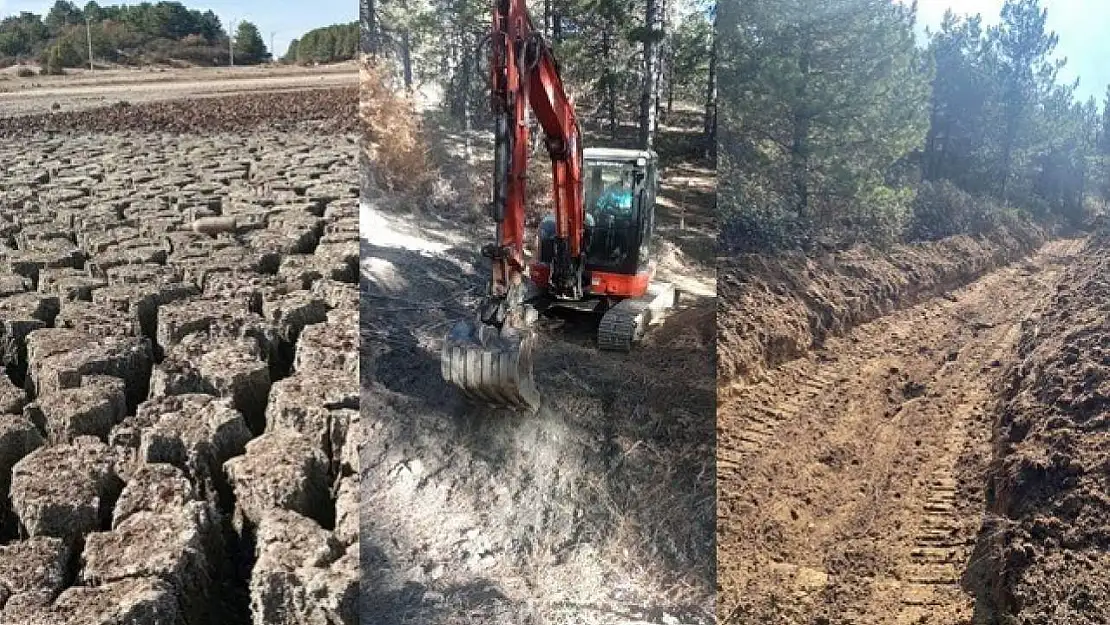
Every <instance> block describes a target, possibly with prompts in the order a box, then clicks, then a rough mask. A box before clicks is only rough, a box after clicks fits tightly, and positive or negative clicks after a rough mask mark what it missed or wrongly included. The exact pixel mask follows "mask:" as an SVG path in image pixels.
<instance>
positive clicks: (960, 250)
mask: <svg viewBox="0 0 1110 625" xmlns="http://www.w3.org/2000/svg"><path fill="white" fill-rule="evenodd" d="M1043 243H1044V235H1043V234H1042V233H1041V232H1040V231H1039V230H1037V229H1035V228H1033V227H1025V228H1013V229H1008V230H1006V229H1003V230H999V231H997V232H996V233H994V234H993V235H992V236H990V237H984V238H978V239H975V238H971V237H966V236H959V237H952V238H949V239H944V240H942V241H937V242H930V243H917V244H911V245H899V246H896V247H895V248H894V249H892V250H890V251H887V252H879V251H877V250H873V249H869V248H857V249H852V250H849V251H846V252H840V253H836V254H831V255H828V256H825V257H821V258H807V257H805V256H803V255H800V254H796V255H785V256H782V257H775V258H771V257H767V256H763V255H758V254H751V255H744V256H740V257H736V258H723V259H721V260H720V261H719V262H718V271H719V278H718V279H719V295H720V297H719V298H718V314H717V324H718V342H719V348H718V359H717V383H718V386H727V385H728V384H731V383H732V382H733V381H736V380H748V381H751V380H754V379H756V378H758V377H759V376H760V374H761V373H762V372H763V371H765V370H767V369H768V368H771V367H774V366H775V365H778V364H781V363H783V362H787V361H789V360H792V359H794V358H798V357H800V356H803V355H805V354H806V353H808V352H809V351H810V350H812V349H814V348H818V347H820V346H821V344H822V343H823V342H824V340H825V339H826V338H827V337H830V336H837V335H842V334H844V333H845V332H847V331H848V330H850V329H851V328H853V327H855V326H858V325H860V324H862V323H865V322H867V321H870V320H872V319H875V318H878V317H880V316H882V315H885V314H888V313H890V312H892V311H894V310H896V309H899V308H905V307H907V306H911V305H913V304H915V303H917V302H920V301H923V300H925V299H927V298H929V297H932V296H934V295H939V294H941V293H945V292H947V291H950V290H952V289H955V288H958V287H960V286H963V285H965V284H967V283H969V282H971V281H973V280H975V279H977V278H979V277H981V276H983V275H984V274H985V273H987V272H989V271H991V270H993V269H996V268H998V267H1001V266H1003V265H1005V264H1007V263H1010V262H1013V261H1014V260H1017V259H1020V258H1023V257H1025V256H1027V255H1029V254H1030V253H1031V252H1032V251H1033V250H1035V249H1037V248H1038V247H1039V246H1040V245H1041V244H1043Z"/></svg>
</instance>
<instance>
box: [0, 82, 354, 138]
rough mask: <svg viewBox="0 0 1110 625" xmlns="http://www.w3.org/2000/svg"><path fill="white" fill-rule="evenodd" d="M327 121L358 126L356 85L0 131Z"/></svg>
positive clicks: (75, 116)
mask: <svg viewBox="0 0 1110 625" xmlns="http://www.w3.org/2000/svg"><path fill="white" fill-rule="evenodd" d="M306 121H314V122H326V124H324V125H323V126H322V127H321V129H322V130H324V131H326V132H335V133H347V132H355V131H357V130H358V125H359V122H358V87H354V86H352V87H336V88H330V89H311V90H299V91H287V92H276V93H275V92H267V93H245V94H236V95H230V96H220V97H209V98H191V99H183V100H171V101H164V102H148V103H143V104H129V103H126V102H119V103H117V104H113V105H112V106H106V107H102V108H95V109H88V110H80V111H65V112H58V113H42V114H37V115H24V116H18V117H7V118H0V137H6V138H12V137H25V136H27V134H28V133H33V132H51V133H54V132H64V131H84V132H122V131H139V132H168V133H175V134H184V133H190V134H194V133H195V134H204V133H211V132H240V131H247V130H250V129H253V128H263V127H264V128H266V129H268V130H281V129H284V128H286V127H289V126H295V125H297V124H299V123H301V122H306Z"/></svg>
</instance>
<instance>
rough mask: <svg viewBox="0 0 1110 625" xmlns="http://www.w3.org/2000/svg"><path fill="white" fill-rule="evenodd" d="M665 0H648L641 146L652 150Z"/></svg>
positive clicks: (657, 109) (657, 113)
mask: <svg viewBox="0 0 1110 625" xmlns="http://www.w3.org/2000/svg"><path fill="white" fill-rule="evenodd" d="M662 1H663V0H647V15H646V18H647V19H646V22H645V23H646V24H647V26H648V28H647V33H646V35H645V38H644V76H643V87H642V93H641V94H640V147H641V148H642V149H644V150H650V149H652V148H653V147H654V145H655V129H656V127H657V126H658V123H659V120H658V117H659V106H658V101H659V99H658V90H659V42H660V40H661V39H662V37H661V36H660V35H661V34H662V20H661V19H660V18H661V16H660V9H661V4H662Z"/></svg>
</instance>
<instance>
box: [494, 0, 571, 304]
mask: <svg viewBox="0 0 1110 625" xmlns="http://www.w3.org/2000/svg"><path fill="white" fill-rule="evenodd" d="M494 2H495V6H494V15H493V32H492V33H491V46H490V47H491V56H492V61H491V63H490V72H491V74H492V75H491V84H492V86H493V90H492V91H493V92H492V106H493V113H494V118H495V120H496V121H495V131H494V170H495V171H494V198H493V204H492V206H493V215H492V216H493V218H494V221H496V222H497V224H498V229H497V239H498V245H499V246H500V248H501V249H502V250H503V251H504V252H505V253H504V256H506V257H507V258H505V262H504V263H503V264H499V263H497V262H495V264H494V275H493V283H494V287H495V293H494V295H495V296H496V294H497V293H501V292H507V289H508V287H509V285H511V284H512V283H513V281H514V280H516V279H517V278H518V277H519V276H523V274H524V271H525V268H524V262H523V256H524V216H525V179H526V176H527V171H528V156H529V153H528V148H527V146H528V143H529V129H528V125H527V123H526V115H527V112H528V110H529V109H530V110H531V111H532V112H533V114H534V115H535V116H536V121H537V122H539V125H540V127H541V128H542V129H543V133H544V137H545V144H546V147H547V151H548V154H549V156H550V157H551V167H552V182H553V189H552V190H553V198H552V199H553V201H554V206H555V255H554V259H553V262H552V276H551V281H550V284H551V290H552V292H553V295H555V296H556V297H565V298H568V299H578V298H580V297H581V296H582V270H583V268H584V262H583V260H582V258H583V254H582V252H583V250H582V247H583V245H582V244H583V240H582V237H583V220H584V218H585V215H584V212H583V206H582V144H581V141H580V132H579V128H578V119H577V117H576V116H575V114H574V104H573V103H572V102H571V101H570V98H569V97H568V96H567V94H566V90H565V89H564V88H563V80H562V78H561V77H560V75H559V67H558V63H556V61H555V57H554V55H553V54H552V52H551V48H550V47H549V46H548V45H547V43H546V42H545V41H544V40H543V37H542V36H541V34H540V33H539V32H538V31H536V30H535V27H534V25H533V23H532V18H531V16H530V15H529V14H528V9H527V7H526V6H525V2H524V0H494ZM495 260H498V259H496V258H495ZM498 289H501V290H498Z"/></svg>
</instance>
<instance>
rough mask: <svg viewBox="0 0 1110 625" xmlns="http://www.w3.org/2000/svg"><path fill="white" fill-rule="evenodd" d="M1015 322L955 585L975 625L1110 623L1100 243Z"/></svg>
mask: <svg viewBox="0 0 1110 625" xmlns="http://www.w3.org/2000/svg"><path fill="white" fill-rule="evenodd" d="M1077 260H1078V262H1075V263H1072V264H1070V265H1069V266H1068V268H1067V269H1066V270H1065V271H1064V273H1063V275H1062V277H1061V278H1060V280H1059V282H1058V284H1057V285H1056V288H1055V292H1054V293H1053V295H1052V297H1051V299H1049V300H1047V301H1043V302H1042V303H1041V305H1040V306H1038V308H1037V310H1036V311H1034V313H1033V315H1031V316H1030V319H1029V321H1028V323H1026V324H1024V327H1023V328H1022V332H1021V338H1020V341H1019V347H1018V360H1017V361H1016V362H1015V364H1014V366H1013V367H1012V368H1011V370H1010V371H1009V372H1008V375H1007V382H1008V384H1007V388H1006V389H1005V392H1004V393H1003V396H1002V402H1001V404H1000V411H999V421H998V429H997V438H996V441H995V448H994V455H995V460H994V463H993V464H992V467H991V479H990V481H989V482H988V489H987V493H988V497H987V511H988V516H987V521H986V523H985V524H984V528H983V531H982V532H981V534H980V540H979V543H978V545H977V547H976V550H975V552H974V553H973V555H972V560H971V562H972V563H973V565H972V566H970V567H969V568H968V571H967V574H966V576H965V585H966V586H967V587H968V589H969V590H972V591H974V592H975V593H976V594H977V596H978V598H979V601H978V603H977V604H976V608H977V611H978V614H977V616H979V617H980V619H981V620H982V621H983V622H1001V623H1007V624H1013V625H1032V624H1033V623H1050V624H1053V625H1057V624H1059V625H1064V624H1065V623H1067V624H1069V625H1071V624H1075V625H1094V624H1095V623H1107V622H1110V578H1108V576H1107V571H1108V570H1110V556H1108V553H1110V521H1108V519H1110V470H1108V469H1110V434H1108V431H1107V425H1108V418H1107V417H1108V413H1107V406H1108V398H1110V385H1108V384H1110V358H1108V357H1107V348H1108V347H1110V316H1108V314H1107V313H1108V312H1110V305H1108V302H1110V280H1108V279H1107V275H1108V274H1107V270H1108V269H1110V235H1108V233H1107V231H1105V230H1103V231H1102V232H1099V233H1097V234H1096V235H1095V236H1094V237H1093V238H1092V240H1091V242H1090V244H1089V245H1088V246H1087V248H1086V249H1085V250H1084V251H1083V254H1082V255H1081V257H1080V258H1079V259H1077Z"/></svg>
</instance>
